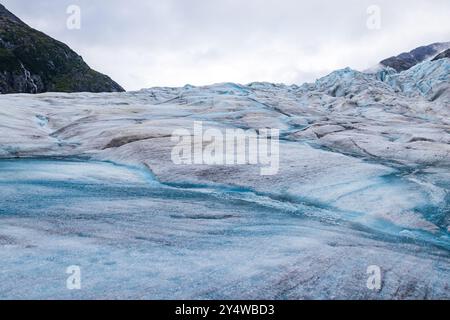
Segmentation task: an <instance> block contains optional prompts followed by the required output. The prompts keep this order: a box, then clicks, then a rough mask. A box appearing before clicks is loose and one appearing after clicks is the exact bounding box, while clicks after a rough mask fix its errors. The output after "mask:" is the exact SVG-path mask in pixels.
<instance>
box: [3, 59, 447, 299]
mask: <svg viewBox="0 0 450 320" xmlns="http://www.w3.org/2000/svg"><path fill="white" fill-rule="evenodd" d="M449 61H450V60H449V59H445V58H444V59H440V60H437V61H424V62H422V63H420V64H418V65H416V66H414V67H413V68H411V69H409V70H407V71H403V72H401V73H397V72H395V71H393V70H392V69H389V68H384V69H379V70H376V71H374V72H372V73H370V72H359V71H356V70H352V69H350V68H346V69H343V70H338V71H335V72H333V73H331V74H330V75H328V76H326V77H324V78H321V79H319V80H317V81H316V82H315V83H308V84H303V85H301V86H296V85H292V86H287V85H283V84H271V83H263V82H255V83H251V84H247V85H241V84H234V83H222V84H214V85H210V86H203V87H195V86H189V85H188V86H185V87H182V88H151V89H144V90H141V91H137V92H128V93H104V94H93V93H75V94H64V93H45V94H39V95H6V96H1V97H0V158H3V160H0V192H1V198H0V201H1V207H0V270H1V272H0V298H4V299H9V298H65V299H71V298H83V299H90V298H130V299H131V298H137V299H141V298H149V299H157V298H162V299H165V298H183V299H185V298H187V299H204V298H226V299H234V298H237V299H241V298H242V299H299V298H313V299H330V298H331V299H333V298H356V299H392V298H395V299H413V298H420V299H425V298H439V299H448V298H450V291H449V278H450V277H449V275H450V273H449V271H450V270H449V269H450V264H449V262H450V255H449V252H450V238H449V236H450V235H449V232H450V215H449V212H450V195H449V190H450V173H449V172H450V170H449V168H450V121H449V119H450V100H449V88H450V85H449V74H450V73H449ZM194 121H202V122H203V126H204V127H205V128H218V129H223V130H224V129H226V128H242V129H256V130H259V129H261V128H268V127H270V128H277V129H279V130H280V132H281V142H280V169H279V172H278V174H276V175H273V176H262V175H260V167H259V166H258V165H228V166H227V165H221V166H217V165H209V166H208V165H176V164H174V163H173V162H172V161H171V158H170V156H171V150H172V148H173V146H174V144H175V143H174V142H173V141H171V135H172V133H173V132H174V130H176V129H188V130H192V128H193V123H194ZM70 265H79V266H81V268H82V274H83V278H82V279H83V280H82V284H83V288H82V290H79V291H78V290H73V291H71V290H67V289H66V287H65V281H66V278H67V276H68V275H67V274H66V273H65V268H66V267H68V266H70ZM369 265H379V266H380V267H381V269H382V274H383V282H382V288H381V290H380V291H371V290H369V289H368V288H367V287H366V280H367V277H368V276H367V274H366V269H367V267H368V266H369Z"/></svg>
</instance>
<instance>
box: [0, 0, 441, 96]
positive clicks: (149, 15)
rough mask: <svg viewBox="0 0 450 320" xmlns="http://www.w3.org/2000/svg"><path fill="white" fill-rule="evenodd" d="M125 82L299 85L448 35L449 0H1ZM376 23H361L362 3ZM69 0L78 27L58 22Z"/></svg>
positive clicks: (128, 86)
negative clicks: (77, 13) (374, 10)
mask: <svg viewBox="0 0 450 320" xmlns="http://www.w3.org/2000/svg"><path fill="white" fill-rule="evenodd" d="M2 3H3V4H4V5H5V6H6V7H7V8H8V9H9V10H11V11H12V12H13V13H15V14H16V15H18V16H19V17H20V18H21V19H22V20H24V21H25V22H26V23H28V24H29V25H31V26H32V27H34V28H37V29H39V30H41V31H44V32H45V33H47V34H49V35H51V36H53V37H55V38H56V39H58V40H61V41H63V42H65V43H67V44H68V45H69V46H71V47H72V48H73V49H74V50H75V51H77V52H78V53H80V54H81V55H82V56H83V58H84V59H85V60H86V62H87V63H88V64H89V65H90V66H91V67H93V68H94V69H97V70H98V71H101V72H103V73H106V74H108V75H110V76H111V77H112V78H113V79H114V80H116V81H117V82H119V83H120V84H121V85H123V86H124V87H125V88H126V89H128V90H136V89H140V88H143V87H150V86H182V85H184V84H187V83H189V84H193V85H202V84H210V83H215V82H226V81H232V82H238V83H248V82H251V81H270V82H284V83H288V84H290V83H302V82H305V81H313V80H315V79H316V78H317V77H319V76H322V75H325V74H327V73H328V72H331V71H332V70H335V69H339V68H343V67H346V66H350V67H352V68H355V69H365V68H368V67H371V66H373V65H374V64H376V63H377V62H378V61H380V60H381V59H383V58H386V57H388V56H391V55H394V54H398V53H400V52H402V51H406V50H410V49H412V48H414V47H417V46H419V45H424V44H429V43H432V42H439V41H450V23H449V22H448V16H449V13H450V2H449V1H448V0H434V1H426V0H399V1H388V0H378V1H373V0H369V1H367V0H362V1H361V0H342V1H331V0H329V1H324V0H315V1H303V0H277V1H276V0H247V1H242V0H229V1H220V0H208V1H206V0H164V1H161V0H158V1H156V0H128V1H122V0H94V1H92V0H78V1H77V0H69V1H67V0H39V1H33V2H31V1H29V0H4V1H2ZM373 4H375V5H378V6H379V8H380V9H381V28H380V29H379V30H371V29H369V28H368V27H367V24H366V22H367V19H368V17H369V15H368V13H367V8H368V7H369V6H370V5H373ZM69 5H78V6H79V7H80V8H81V29H79V30H69V29H67V27H66V20H67V18H68V14H67V13H66V10H67V7H68V6H69Z"/></svg>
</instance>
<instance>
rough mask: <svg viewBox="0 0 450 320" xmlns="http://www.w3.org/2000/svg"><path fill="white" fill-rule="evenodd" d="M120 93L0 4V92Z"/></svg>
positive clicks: (65, 48) (117, 87) (67, 50)
mask: <svg viewBox="0 0 450 320" xmlns="http://www.w3.org/2000/svg"><path fill="white" fill-rule="evenodd" d="M47 91H54V92H84V91H86V92H121V91H124V89H123V88H122V87H121V86H120V85H118V84H117V83H116V82H114V81H113V80H111V79H110V78H109V77H108V76H106V75H104V74H101V73H99V72H97V71H95V70H92V69H91V68H90V67H89V66H88V65H87V64H86V63H85V62H84V61H83V58H82V57H81V56H79V55H78V54H77V53H75V52H74V51H73V50H72V49H70V48H69V47H68V46H67V45H65V44H64V43H62V42H59V41H57V40H55V39H53V38H51V37H49V36H47V35H46V34H44V33H42V32H39V31H37V30H35V29H33V28H31V27H29V26H28V25H26V24H25V23H24V22H22V21H21V20H20V19H19V18H18V17H16V16H15V15H14V14H12V13H11V12H9V11H8V10H7V9H6V8H5V7H4V6H3V5H1V4H0V92H1V93H40V92H47Z"/></svg>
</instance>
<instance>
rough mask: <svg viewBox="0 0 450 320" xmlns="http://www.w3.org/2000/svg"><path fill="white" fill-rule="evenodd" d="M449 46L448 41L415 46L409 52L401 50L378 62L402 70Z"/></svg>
mask: <svg viewBox="0 0 450 320" xmlns="http://www.w3.org/2000/svg"><path fill="white" fill-rule="evenodd" d="M449 48H450V42H438V43H433V44H430V45H427V46H421V47H418V48H415V49H413V50H411V51H410V52H403V53H401V54H399V55H398V56H395V57H390V58H387V59H384V60H383V61H381V62H380V64H381V65H383V66H385V67H391V68H393V69H395V70H396V71H404V70H408V69H409V68H411V67H413V66H415V65H416V64H418V63H420V62H422V61H424V60H426V59H428V58H433V57H434V56H435V55H437V54H438V53H440V52H442V51H444V50H446V49H449Z"/></svg>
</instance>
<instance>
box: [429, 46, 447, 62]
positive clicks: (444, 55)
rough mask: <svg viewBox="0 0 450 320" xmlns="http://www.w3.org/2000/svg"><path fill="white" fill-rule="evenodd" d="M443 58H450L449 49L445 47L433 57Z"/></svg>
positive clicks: (435, 58) (436, 58)
mask: <svg viewBox="0 0 450 320" xmlns="http://www.w3.org/2000/svg"><path fill="white" fill-rule="evenodd" d="M444 58H450V49H447V50H445V51H444V52H441V53H439V54H438V55H437V56H436V57H434V59H433V61H436V60H439V59H444Z"/></svg>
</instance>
